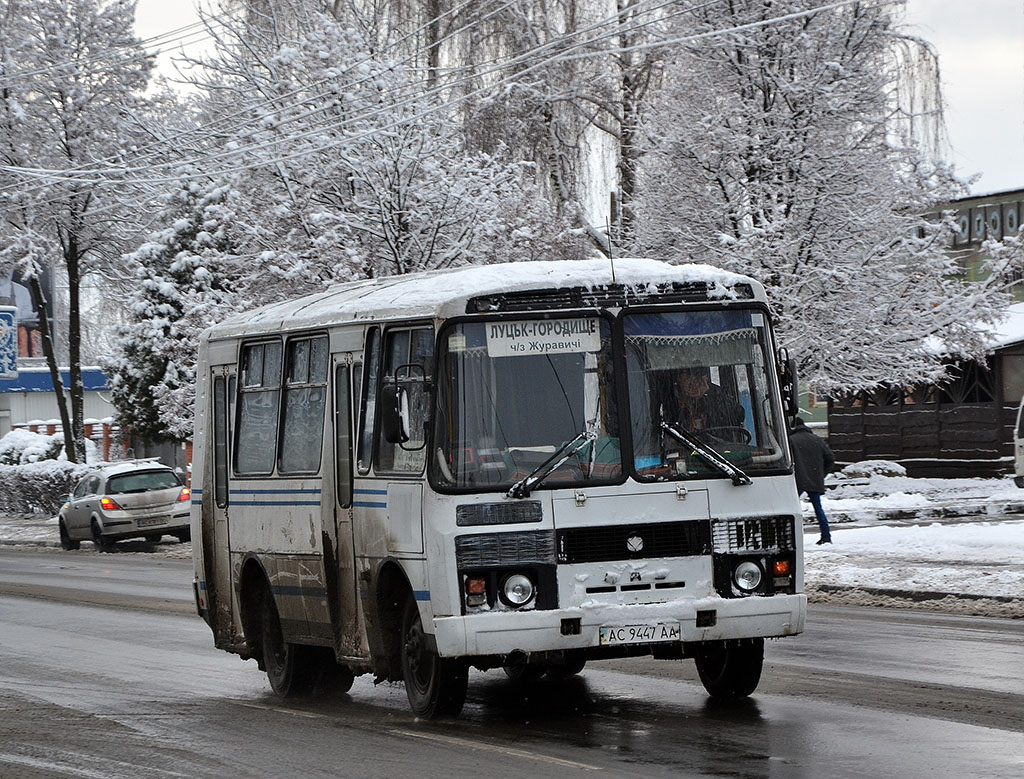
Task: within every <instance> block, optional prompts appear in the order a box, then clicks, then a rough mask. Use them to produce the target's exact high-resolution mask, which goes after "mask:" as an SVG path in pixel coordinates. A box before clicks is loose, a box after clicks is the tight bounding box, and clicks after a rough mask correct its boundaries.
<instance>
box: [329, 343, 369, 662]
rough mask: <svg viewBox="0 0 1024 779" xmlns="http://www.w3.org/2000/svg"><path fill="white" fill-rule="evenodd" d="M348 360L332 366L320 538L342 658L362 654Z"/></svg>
mask: <svg viewBox="0 0 1024 779" xmlns="http://www.w3.org/2000/svg"><path fill="white" fill-rule="evenodd" d="M358 367H359V366H358V365H353V363H352V359H351V357H348V358H335V363H334V374H333V384H334V392H333V393H332V394H333V397H334V414H333V416H334V447H333V449H334V457H333V465H334V468H333V470H334V473H333V477H334V479H333V480H334V490H335V494H334V500H333V501H332V502H333V504H334V527H333V530H334V533H335V537H334V538H333V539H330V538H324V572H325V576H326V579H327V591H328V595H327V602H328V608H329V609H330V614H331V624H332V627H333V630H334V638H335V645H336V646H337V647H338V649H339V650H340V652H341V654H342V655H348V656H358V655H362V654H365V650H364V649H363V648H362V646H361V643H362V642H361V639H360V638H359V636H360V631H359V616H358V615H359V610H358V606H357V603H356V566H355V535H354V530H353V523H352V441H353V436H352V416H353V415H352V398H353V392H352V386H353V373H354V372H358Z"/></svg>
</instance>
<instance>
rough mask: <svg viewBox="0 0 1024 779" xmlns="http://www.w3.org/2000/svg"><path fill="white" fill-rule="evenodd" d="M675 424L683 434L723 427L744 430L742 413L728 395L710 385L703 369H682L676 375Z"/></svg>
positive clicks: (709, 377) (741, 409)
mask: <svg viewBox="0 0 1024 779" xmlns="http://www.w3.org/2000/svg"><path fill="white" fill-rule="evenodd" d="M674 394H675V400H676V403H677V406H678V414H677V415H676V419H675V423H676V425H677V427H678V429H679V430H681V431H683V432H690V433H692V432H699V431H701V430H711V429H714V428H719V429H720V428H723V427H727V428H728V427H731V428H737V427H743V420H744V417H745V413H744V411H743V406H741V405H740V404H739V403H738V402H737V401H736V399H735V398H734V397H733V396H732V394H731V393H730V392H728V391H727V390H725V389H723V388H722V387H720V386H718V385H717V384H714V383H713V382H712V381H711V373H710V370H709V369H708V368H705V367H703V366H699V367H695V368H683V369H682V370H680V371H679V372H678V373H677V374H676V379H675V388H674Z"/></svg>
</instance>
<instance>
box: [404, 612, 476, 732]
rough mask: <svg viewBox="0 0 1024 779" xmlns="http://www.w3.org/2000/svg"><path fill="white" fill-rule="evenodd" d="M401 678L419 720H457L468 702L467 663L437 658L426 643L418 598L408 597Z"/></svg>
mask: <svg viewBox="0 0 1024 779" xmlns="http://www.w3.org/2000/svg"><path fill="white" fill-rule="evenodd" d="M401 639H402V676H403V677H404V679H405V692H406V695H408V696H409V705H410V706H411V707H412V710H413V712H414V713H415V714H416V715H417V716H419V717H426V718H428V719H434V718H436V717H455V716H457V715H458V714H459V712H460V711H462V704H463V703H464V702H465V700H466V681H467V677H468V675H469V668H468V666H467V664H466V663H465V661H463V660H455V659H451V658H443V657H438V656H437V653H436V652H434V650H433V649H431V648H430V646H429V645H428V643H427V636H426V633H424V631H423V621H422V620H421V618H420V610H419V607H418V606H417V605H416V599H415V598H414V597H413V596H412V593H410V594H409V597H408V599H407V600H406V603H405V611H404V613H403V614H402V636H401Z"/></svg>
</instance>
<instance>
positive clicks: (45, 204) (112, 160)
mask: <svg viewBox="0 0 1024 779" xmlns="http://www.w3.org/2000/svg"><path fill="white" fill-rule="evenodd" d="M134 13H135V3H134V2H128V1H127V0H0V127H2V130H0V204H2V216H0V263H2V264H3V265H5V266H6V267H7V268H10V267H12V266H17V267H18V268H19V269H20V271H21V274H22V277H23V278H26V279H27V280H28V281H29V285H30V286H31V288H32V290H33V296H34V298H35V303H36V308H37V310H38V311H39V312H40V314H41V316H40V320H41V321H40V325H41V331H42V335H43V347H44V352H45V354H46V358H47V361H48V363H49V366H50V373H51V378H52V380H53V384H54V387H55V389H56V390H57V392H56V396H57V399H58V406H59V412H60V417H61V422H62V425H63V429H64V435H65V438H66V441H67V451H68V456H69V458H71V459H73V460H75V461H79V462H81V461H84V456H85V437H84V427H83V414H82V399H83V387H82V373H81V348H82V344H81V315H82V312H81V306H80V291H81V285H82V281H83V278H85V277H86V276H87V275H88V274H89V273H90V272H91V271H92V270H93V269H95V268H99V267H102V266H103V265H104V264H106V263H110V262H114V261H116V259H115V258H117V257H119V256H120V253H121V251H122V247H123V243H122V241H123V240H124V238H125V232H126V229H130V227H131V226H132V225H133V220H132V219H131V218H127V219H126V218H125V217H126V214H128V213H130V211H131V209H132V207H133V206H132V205H131V204H130V201H128V200H123V199H119V198H118V197H117V196H115V195H114V194H113V193H112V192H111V191H110V190H109V189H106V188H104V187H103V186H102V182H101V178H102V176H100V175H99V173H98V171H100V170H102V169H110V168H116V167H117V165H118V163H120V162H122V161H123V155H124V152H125V150H126V149H129V148H131V146H132V142H133V139H134V138H136V137H137V130H138V123H137V117H138V113H139V111H140V109H141V108H142V106H143V100H142V98H141V97H140V95H141V93H142V91H143V90H144V89H145V87H146V83H147V80H148V77H149V71H150V67H151V65H152V62H151V59H150V58H149V57H148V56H147V55H146V53H145V52H144V51H143V49H142V48H141V47H140V46H139V45H138V42H137V41H136V39H135V38H134V36H133V24H134ZM42 268H50V269H52V270H53V272H54V273H55V274H56V273H57V272H59V273H60V274H61V275H62V276H63V280H62V284H61V286H65V285H66V289H67V295H68V299H67V309H66V320H65V321H64V322H62V323H61V325H62V328H66V330H65V333H66V348H67V351H66V356H64V355H61V354H59V353H58V349H57V343H56V339H55V338H54V334H53V333H51V332H49V327H47V324H48V322H47V317H48V315H52V314H53V312H54V306H55V301H54V300H51V299H49V297H48V296H47V294H46V290H44V289H43V288H42V286H41V284H40V283H39V273H40V270H41V269H42ZM64 359H66V360H67V364H68V365H69V366H70V388H69V390H70V410H69V408H68V405H67V403H66V402H65V396H64V391H63V385H62V381H61V377H60V374H59V371H58V370H57V365H58V360H60V361H62V362H63V360H64Z"/></svg>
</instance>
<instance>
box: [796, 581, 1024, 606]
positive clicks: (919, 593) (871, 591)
mask: <svg viewBox="0 0 1024 779" xmlns="http://www.w3.org/2000/svg"><path fill="white" fill-rule="evenodd" d="M814 589H815V590H817V591H819V592H827V593H836V594H841V593H846V592H865V593H867V594H868V595H877V596H879V597H882V598H902V599H903V600H910V601H914V602H915V603H924V602H927V601H932V600H945V599H946V598H956V599H958V600H972V601H994V602H996V603H1021V604H1024V598H1015V597H1013V596H1010V595H974V594H970V593H964V592H938V591H935V590H887V589H885V588H883V587H840V586H839V585H836V584H818V585H815V586H814Z"/></svg>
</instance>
